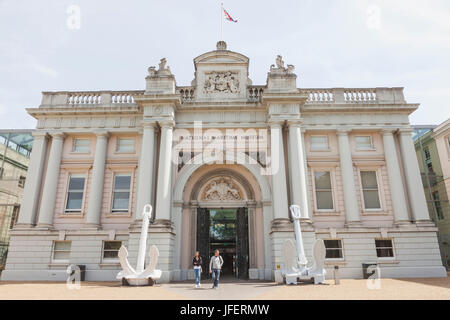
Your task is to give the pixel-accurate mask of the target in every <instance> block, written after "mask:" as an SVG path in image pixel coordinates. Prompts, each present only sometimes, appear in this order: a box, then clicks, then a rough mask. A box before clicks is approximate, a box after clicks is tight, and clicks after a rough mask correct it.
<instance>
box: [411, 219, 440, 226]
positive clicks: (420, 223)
mask: <svg viewBox="0 0 450 320" xmlns="http://www.w3.org/2000/svg"><path fill="white" fill-rule="evenodd" d="M415 224H416V226H417V227H436V224H435V223H434V221H433V220H417V221H415Z"/></svg>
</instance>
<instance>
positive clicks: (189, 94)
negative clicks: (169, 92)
mask: <svg viewBox="0 0 450 320" xmlns="http://www.w3.org/2000/svg"><path fill="white" fill-rule="evenodd" d="M177 89H178V90H177V91H178V92H179V93H180V95H181V101H183V102H188V103H189V102H193V101H194V99H195V88H194V87H178V88H177Z"/></svg>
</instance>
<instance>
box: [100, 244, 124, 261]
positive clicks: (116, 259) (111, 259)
mask: <svg viewBox="0 0 450 320" xmlns="http://www.w3.org/2000/svg"><path fill="white" fill-rule="evenodd" d="M107 242H120V246H122V245H123V241H122V240H103V241H102V262H110V263H111V262H112V263H115V262H119V260H120V258H119V256H117V258H105V252H106V251H108V252H109V251H111V252H112V251H116V250H112V249H108V250H105V244H106V243H107ZM119 250H120V247H119V249H117V254H119Z"/></svg>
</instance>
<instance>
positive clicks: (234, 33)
mask: <svg viewBox="0 0 450 320" xmlns="http://www.w3.org/2000/svg"><path fill="white" fill-rule="evenodd" d="M222 2H223V3H224V7H225V8H226V10H227V11H228V12H229V13H230V15H231V16H232V17H233V18H234V19H237V20H238V22H237V23H232V22H228V21H223V25H224V27H223V28H224V31H223V38H224V40H225V41H226V42H227V44H228V49H229V50H232V51H236V52H239V53H242V54H244V55H246V56H247V57H249V58H250V78H251V79H252V81H253V84H255V85H257V84H261V85H264V84H265V83H266V77H267V72H268V70H269V66H270V65H271V64H273V63H274V62H275V58H276V56H277V55H278V54H280V55H282V56H283V60H284V61H285V62H286V63H288V64H293V65H295V67H296V71H295V72H296V74H297V75H298V79H297V86H298V87H300V88H330V87H350V88H366V87H367V88H371V87H405V97H406V100H407V101H408V102H409V103H420V104H421V106H420V108H419V109H418V110H417V111H416V112H414V113H413V114H412V115H411V117H410V121H411V123H412V124H439V123H442V122H443V121H445V120H446V119H448V118H449V117H450V1H448V0H428V1H425V0H423V1H418V0H407V1H406V0H345V1H340V0H277V1H266V0H259V1H252V0H247V1H243V0H223V1H222ZM220 19H221V12H220V1H219V0H191V1H185V0H184V1H181V0H178V1H175V0H164V1H162V0H146V1H143V0H141V1H138V0H128V1H118V0H95V1H88V0H87V1H84V0H70V1H66V0H0V128H4V129H14V128H34V127H35V125H36V121H35V119H33V118H32V117H31V116H29V115H28V114H27V112H26V110H25V108H30V107H38V106H39V105H40V103H41V92H42V91H79V90H140V89H144V87H145V76H146V75H147V68H148V67H149V66H152V65H157V64H158V62H159V60H160V59H161V58H162V57H165V58H167V61H168V65H169V66H170V68H171V70H172V72H173V73H174V74H175V76H176V81H177V85H190V83H191V81H192V79H193V77H194V66H193V59H194V58H195V57H196V56H198V55H200V54H202V53H204V52H207V51H212V50H215V46H216V42H217V41H218V39H219V37H220V23H221V20H220Z"/></svg>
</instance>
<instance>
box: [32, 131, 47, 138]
mask: <svg viewBox="0 0 450 320" xmlns="http://www.w3.org/2000/svg"><path fill="white" fill-rule="evenodd" d="M31 135H32V136H33V137H34V139H47V138H48V137H49V134H48V132H47V131H33V132H32V133H31Z"/></svg>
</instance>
